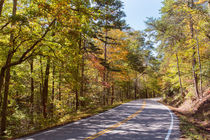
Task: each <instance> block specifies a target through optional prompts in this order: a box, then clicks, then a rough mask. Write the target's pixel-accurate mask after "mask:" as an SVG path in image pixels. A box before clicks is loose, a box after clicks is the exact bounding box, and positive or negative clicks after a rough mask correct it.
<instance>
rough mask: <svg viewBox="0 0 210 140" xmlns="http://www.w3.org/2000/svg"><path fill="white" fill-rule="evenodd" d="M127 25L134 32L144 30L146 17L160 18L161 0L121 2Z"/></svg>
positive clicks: (125, 0) (129, 0)
mask: <svg viewBox="0 0 210 140" xmlns="http://www.w3.org/2000/svg"><path fill="white" fill-rule="evenodd" d="M122 1H123V2H124V11H125V13H126V16H127V17H126V21H127V24H129V25H130V27H132V28H133V29H135V30H144V29H145V28H146V25H145V23H144V22H145V21H146V20H147V17H155V18H158V17H160V14H159V13H160V12H159V10H160V8H161V6H162V4H161V1H163V0H122Z"/></svg>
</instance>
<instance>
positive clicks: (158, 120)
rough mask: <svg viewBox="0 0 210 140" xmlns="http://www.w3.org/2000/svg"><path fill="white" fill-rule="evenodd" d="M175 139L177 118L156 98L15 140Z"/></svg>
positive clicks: (177, 135) (176, 136)
mask: <svg viewBox="0 0 210 140" xmlns="http://www.w3.org/2000/svg"><path fill="white" fill-rule="evenodd" d="M179 136H180V132H179V121H178V119H177V117H176V116H175V115H174V114H173V113H172V112H171V111H170V110H169V109H168V108H167V107H166V106H164V105H162V104H160V103H158V102H157V101H156V99H147V100H136V101H132V102H129V103H126V104H123V105H120V106H118V107H116V108H114V109H111V110H109V111H106V112H104V113H101V114H98V115H95V116H93V117H89V118H87V119H83V120H80V121H77V122H74V123H70V124H67V125H65V126H62V127H58V128H55V129H52V130H48V131H44V132H40V133H38V134H35V135H32V136H29V137H25V138H19V139H18V140H84V139H85V140H93V139H94V140H178V139H179Z"/></svg>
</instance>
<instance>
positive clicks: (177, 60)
mask: <svg viewBox="0 0 210 140" xmlns="http://www.w3.org/2000/svg"><path fill="white" fill-rule="evenodd" d="M176 62H177V70H178V75H179V85H180V89H181V94H182V98H184V92H183V87H182V79H181V72H180V68H179V57H178V54H177V52H176Z"/></svg>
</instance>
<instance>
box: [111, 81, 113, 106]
mask: <svg viewBox="0 0 210 140" xmlns="http://www.w3.org/2000/svg"><path fill="white" fill-rule="evenodd" d="M113 103H114V84H113V85H112V98H111V105H113Z"/></svg>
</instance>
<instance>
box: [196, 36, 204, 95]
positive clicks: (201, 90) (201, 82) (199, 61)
mask: <svg viewBox="0 0 210 140" xmlns="http://www.w3.org/2000/svg"><path fill="white" fill-rule="evenodd" d="M196 43H197V54H198V63H199V69H200V94H201V98H202V97H203V88H202V84H203V80H202V65H201V57H200V49H199V48H200V47H199V41H198V36H197V34H196Z"/></svg>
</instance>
